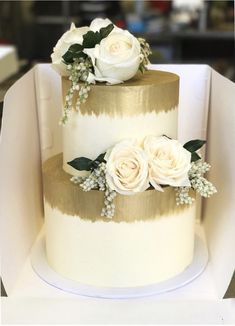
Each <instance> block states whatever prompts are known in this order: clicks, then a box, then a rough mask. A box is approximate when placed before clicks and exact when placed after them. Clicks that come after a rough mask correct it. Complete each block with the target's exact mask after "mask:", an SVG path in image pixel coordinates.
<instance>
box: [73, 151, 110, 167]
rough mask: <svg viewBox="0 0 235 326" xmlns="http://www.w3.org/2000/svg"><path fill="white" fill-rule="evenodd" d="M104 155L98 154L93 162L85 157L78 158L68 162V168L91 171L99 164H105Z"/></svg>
mask: <svg viewBox="0 0 235 326" xmlns="http://www.w3.org/2000/svg"><path fill="white" fill-rule="evenodd" d="M104 156H105V153H102V154H100V155H99V156H98V157H97V158H96V159H95V160H91V159H89V158H87V157H78V158H75V159H74V160H72V161H70V162H68V164H69V165H70V166H72V167H73V168H74V169H76V170H78V171H93V170H94V169H96V168H97V167H98V166H99V165H100V163H105V162H106V161H105V159H104Z"/></svg>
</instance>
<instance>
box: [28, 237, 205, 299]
mask: <svg viewBox="0 0 235 326" xmlns="http://www.w3.org/2000/svg"><path fill="white" fill-rule="evenodd" d="M207 262H208V252H207V248H206V245H205V243H204V242H203V241H202V239H200V238H199V237H198V236H196V237H195V249H194V259H193V262H192V263H191V265H190V266H189V267H188V268H186V269H185V270H184V271H183V272H182V273H181V274H179V275H177V276H175V277H173V278H171V279H169V280H167V281H164V282H161V283H157V284H151V285H147V286H140V287H123V288H115V287H109V288H105V287H95V286H91V285H85V284H81V283H78V282H76V281H73V280H70V279H66V278H65V277H63V276H61V275H59V274H57V273H56V272H55V271H54V270H53V269H52V268H51V267H50V266H49V265H48V262H47V258H46V246H45V237H41V238H40V239H39V240H38V241H37V242H36V244H35V246H34V247H33V249H32V253H31V264H32V267H33V269H34V271H35V272H36V273H37V274H38V276H39V277H40V278H41V279H42V280H44V281H45V282H46V283H48V284H50V285H52V286H54V287H56V288H57V289H60V290H63V291H66V292H70V293H73V294H77V295H82V296H87V297H95V298H107V299H127V298H138V297H143V296H151V295H156V294H161V293H164V292H169V291H173V290H176V289H178V288H180V287H183V286H185V285H187V284H188V283H190V282H192V281H193V280H194V279H196V278H197V277H198V276H199V275H200V274H201V273H202V272H203V271H204V269H205V267H206V265H207Z"/></svg>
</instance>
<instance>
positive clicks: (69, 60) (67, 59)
mask: <svg viewBox="0 0 235 326" xmlns="http://www.w3.org/2000/svg"><path fill="white" fill-rule="evenodd" d="M73 57H74V54H73V53H72V52H69V51H67V52H66V53H65V54H64V55H63V56H62V58H63V59H64V63H65V64H70V63H73V61H74V60H73Z"/></svg>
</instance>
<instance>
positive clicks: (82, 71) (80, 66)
mask: <svg viewBox="0 0 235 326" xmlns="http://www.w3.org/2000/svg"><path fill="white" fill-rule="evenodd" d="M91 68H92V63H91V61H90V59H88V58H87V59H84V58H82V57H81V58H77V59H75V60H74V62H73V63H71V64H69V65H67V70H68V72H69V80H70V81H71V86H70V88H69V90H68V93H67V95H66V97H65V105H64V110H63V115H62V118H61V120H60V123H61V124H62V125H65V124H66V122H67V121H68V118H69V114H70V112H71V111H72V109H73V98H74V96H75V93H77V94H78V96H77V101H76V103H75V109H76V110H77V111H79V109H80V105H81V103H85V102H86V99H87V98H88V93H89V91H90V84H89V83H88V82H87V79H88V76H89V73H90V72H91ZM79 82H80V83H81V82H83V83H81V84H80V85H79Z"/></svg>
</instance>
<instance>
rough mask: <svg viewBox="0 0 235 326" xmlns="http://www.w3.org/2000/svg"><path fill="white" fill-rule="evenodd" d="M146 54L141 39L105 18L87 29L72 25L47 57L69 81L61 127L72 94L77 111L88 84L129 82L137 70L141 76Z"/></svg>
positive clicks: (147, 54)
mask: <svg viewBox="0 0 235 326" xmlns="http://www.w3.org/2000/svg"><path fill="white" fill-rule="evenodd" d="M150 53H151V52H150V48H149V45H148V43H147V42H146V41H145V40H144V39H142V38H136V37H134V36H133V35H132V34H131V33H129V32H128V31H127V30H123V29H121V28H119V27H117V26H115V25H114V24H113V23H112V22H111V21H110V20H109V19H107V18H106V19H102V18H96V19H94V20H93V21H92V22H91V24H90V26H89V27H88V26H85V27H80V28H77V27H75V25H74V24H73V23H72V24H71V27H70V30H69V31H67V32H66V33H64V34H63V35H62V37H61V38H60V39H59V41H58V42H57V44H56V45H55V47H54V49H53V53H52V55H51V59H52V66H53V67H54V69H56V70H57V72H59V74H61V75H62V76H68V78H69V80H70V81H71V87H70V89H69V91H68V94H67V96H66V98H65V107H64V111H63V117H62V119H61V122H62V124H64V123H66V121H67V120H68V116H69V112H70V111H71V110H72V100H73V97H74V95H75V93H77V94H78V97H77V101H76V107H75V109H76V110H79V107H80V105H81V103H84V102H85V101H86V99H87V97H88V93H89V91H90V84H94V83H96V82H106V83H107V84H109V85H114V84H119V83H122V82H124V81H126V80H128V79H131V78H132V77H133V76H135V74H136V73H137V71H138V70H140V71H141V72H142V73H143V72H144V71H145V70H146V65H147V64H148V63H149V61H148V56H149V55H150ZM81 82H82V83H81ZM79 83H80V84H79Z"/></svg>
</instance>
